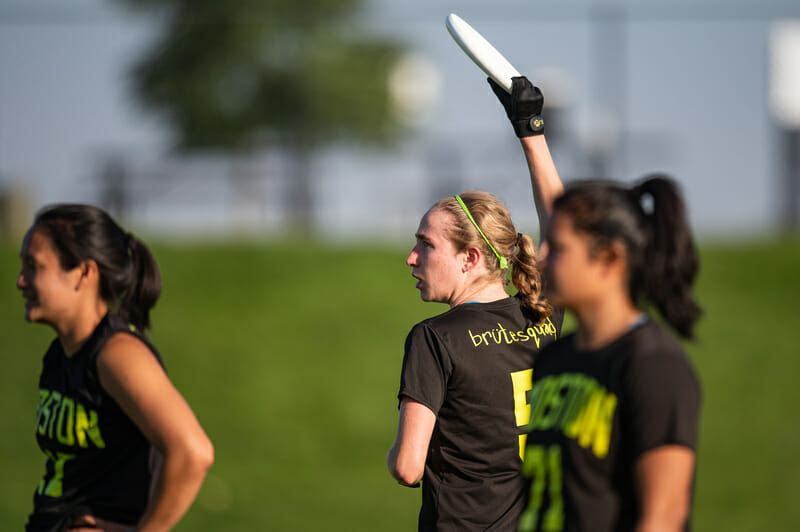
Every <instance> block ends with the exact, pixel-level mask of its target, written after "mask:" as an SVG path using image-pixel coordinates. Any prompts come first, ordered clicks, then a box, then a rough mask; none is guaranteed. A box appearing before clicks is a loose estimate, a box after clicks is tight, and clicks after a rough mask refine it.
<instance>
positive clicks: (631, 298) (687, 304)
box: [518, 175, 701, 532]
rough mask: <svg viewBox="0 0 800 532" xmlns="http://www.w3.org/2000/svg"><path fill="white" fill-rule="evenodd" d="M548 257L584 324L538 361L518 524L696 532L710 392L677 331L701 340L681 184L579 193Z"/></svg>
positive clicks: (602, 531)
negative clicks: (704, 403)
mask: <svg viewBox="0 0 800 532" xmlns="http://www.w3.org/2000/svg"><path fill="white" fill-rule="evenodd" d="M543 251H544V252H545V253H546V256H545V257H544V259H543V261H544V265H543V268H544V277H545V286H546V293H547V296H548V298H549V300H550V302H551V303H552V304H553V305H556V306H562V307H564V308H566V309H568V310H571V311H572V312H573V313H574V314H575V316H576V318H577V321H578V329H577V331H576V332H575V333H573V334H570V335H567V336H565V337H564V338H562V339H560V340H559V341H557V342H555V343H553V344H551V345H549V346H547V347H546V348H545V349H544V350H542V352H541V353H539V357H538V358H537V361H536V372H535V373H534V385H533V389H532V391H531V405H532V406H531V416H530V422H529V424H528V431H529V432H528V438H527V443H526V446H527V448H526V459H525V463H524V465H523V469H522V470H523V475H524V476H525V478H526V479H527V486H528V488H527V502H526V509H525V511H524V512H523V513H522V515H521V517H520V520H519V524H518V530H519V531H520V532H531V531H540V530H546V531H550V532H557V531H561V530H569V531H583V530H591V531H598V532H606V531H609V532H610V531H637V532H645V531H650V530H670V531H679V530H688V528H689V517H690V514H691V498H692V491H693V489H692V487H693V482H694V468H695V448H696V444H697V430H698V420H699V410H700V396H701V393H700V385H699V382H698V379H697V376H696V375H695V372H694V370H693V368H692V366H691V364H690V362H689V360H688V358H687V357H686V355H685V353H684V351H683V349H682V348H681V345H680V344H679V342H678V341H677V340H676V339H675V337H674V335H673V334H671V333H670V331H669V330H668V328H671V329H672V330H673V331H674V332H676V333H677V334H678V335H679V336H681V337H683V338H687V339H691V338H693V337H694V326H695V323H696V322H697V319H698V318H699V316H700V309H699V307H698V306H697V304H696V302H695V301H694V299H693V297H692V285H693V283H694V280H695V277H696V275H697V269H698V261H697V253H696V250H695V246H694V243H693V240H692V236H691V232H690V230H689V225H688V222H687V218H686V212H685V208H684V205H683V201H682V200H681V197H680V195H679V193H678V189H677V186H676V185H675V183H674V182H673V181H672V180H670V179H669V178H667V177H664V176H660V175H656V176H651V177H648V178H646V179H644V180H643V181H641V182H640V183H639V184H637V185H635V186H633V187H632V188H631V187H626V186H623V185H620V184H615V183H610V182H587V183H579V184H574V185H572V186H569V187H567V190H566V192H565V193H564V194H563V195H562V196H560V197H559V198H558V199H556V201H555V203H554V206H553V215H552V218H551V220H550V224H549V227H548V230H547V234H546V238H545V243H544V249H543ZM649 309H654V310H655V311H657V312H658V314H660V315H661V317H662V318H663V321H664V322H665V324H666V325H662V324H661V323H659V322H656V321H655V320H654V319H652V318H651V317H650V316H649V315H648V314H647V312H648V310H649Z"/></svg>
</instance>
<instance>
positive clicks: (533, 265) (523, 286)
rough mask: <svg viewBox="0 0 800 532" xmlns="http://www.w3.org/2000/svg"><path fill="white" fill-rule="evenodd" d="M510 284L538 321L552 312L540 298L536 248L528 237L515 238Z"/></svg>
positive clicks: (540, 278)
mask: <svg viewBox="0 0 800 532" xmlns="http://www.w3.org/2000/svg"><path fill="white" fill-rule="evenodd" d="M511 282H512V283H513V284H514V286H515V287H516V289H517V290H518V291H519V294H520V296H521V297H522V300H523V301H524V303H525V306H526V307H528V308H530V309H531V310H532V311H533V312H535V313H536V314H537V316H538V319H537V320H535V321H540V320H543V319H545V318H547V317H548V316H550V314H551V313H552V312H553V307H552V306H551V305H550V303H548V302H547V301H546V300H545V299H543V298H542V273H541V271H540V269H539V266H538V263H537V259H536V246H535V245H534V243H533V240H531V237H529V236H528V235H523V234H522V233H519V234H518V236H517V253H516V254H515V255H513V256H512V258H511Z"/></svg>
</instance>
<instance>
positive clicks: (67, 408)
mask: <svg viewBox="0 0 800 532" xmlns="http://www.w3.org/2000/svg"><path fill="white" fill-rule="evenodd" d="M65 418H66V419H65ZM74 422H75V401H73V400H72V399H70V398H69V397H64V398H63V399H62V400H61V410H60V411H59V413H58V424H57V429H56V437H57V438H58V441H59V442H60V443H63V444H64V445H74V444H75V433H74V431H73V427H74Z"/></svg>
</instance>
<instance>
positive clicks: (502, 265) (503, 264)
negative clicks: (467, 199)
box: [454, 194, 508, 270]
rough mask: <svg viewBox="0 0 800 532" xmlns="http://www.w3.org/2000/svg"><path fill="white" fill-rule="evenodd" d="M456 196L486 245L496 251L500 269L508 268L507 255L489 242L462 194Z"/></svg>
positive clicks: (493, 251) (495, 254)
mask: <svg viewBox="0 0 800 532" xmlns="http://www.w3.org/2000/svg"><path fill="white" fill-rule="evenodd" d="M454 197H455V198H456V201H457V202H458V204H459V205H461V209H462V210H463V211H464V214H466V215H467V218H469V221H470V222H472V225H474V226H475V229H477V230H478V233H480V235H481V237H482V238H483V241H484V242H486V245H487V246H489V249H491V250H492V253H494V256H495V257H497V260H498V261H500V269H501V270H505V269H506V268H508V259H506V258H505V257H501V256H500V254H499V253H498V252H497V250H496V249H494V246H493V245H492V243H491V242H489V239H488V238H486V235H484V234H483V231H481V228H480V227H478V223H477V222H476V221H475V218H473V217H472V215H471V214H470V212H469V209H467V206H466V205H465V204H464V201H463V200H462V199H461V196H459V195H458V194H456V195H455V196H454Z"/></svg>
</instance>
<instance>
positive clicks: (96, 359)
mask: <svg viewBox="0 0 800 532" xmlns="http://www.w3.org/2000/svg"><path fill="white" fill-rule="evenodd" d="M20 256H21V259H22V270H21V272H20V274H19V277H18V279H17V288H19V290H21V292H22V296H23V297H24V299H25V319H26V320H27V321H30V322H37V323H43V324H46V325H49V326H50V327H52V328H53V329H54V330H55V332H56V334H57V338H56V339H55V340H54V341H53V342H52V344H51V345H50V348H49V349H48V351H47V353H46V354H45V357H44V360H43V366H42V373H41V376H40V379H39V396H40V401H39V407H38V409H37V419H36V427H35V430H36V439H37V441H38V444H39V447H40V448H41V449H42V451H43V452H44V454H45V456H46V458H47V461H46V469H45V473H44V476H43V477H42V479H41V481H40V482H39V485H38V487H37V488H36V490H35V493H34V509H33V513H32V514H31V515H30V517H29V519H28V524H27V526H26V530H27V531H28V532H40V531H41V532H60V531H64V530H70V531H81V530H94V531H96V530H98V529H101V530H106V531H107V532H120V531H128V530H140V531H148V530H169V529H170V528H172V527H173V526H174V525H175V524H176V523H177V522H178V521H179V520H180V519H181V517H182V516H183V515H184V514H185V513H186V511H187V510H188V508H189V506H190V505H191V503H192V502H193V501H194V498H195V497H196V495H197V492H198V490H199V489H200V486H201V484H202V482H203V479H204V478H205V475H206V471H207V470H208V468H209V467H210V466H211V463H212V462H213V447H212V444H211V442H210V441H209V439H208V437H207V436H206V434H205V432H204V431H203V429H202V427H201V426H200V424H199V423H198V421H197V419H196V418H195V416H194V414H193V413H192V410H191V408H190V407H189V405H188V404H187V403H186V401H185V400H184V399H183V397H182V396H181V394H180V393H179V392H178V391H177V390H176V389H175V387H174V386H173V385H172V383H171V382H170V380H169V378H168V377H167V375H166V373H165V371H164V368H163V366H162V362H161V358H160V356H159V354H158V352H157V351H156V349H155V348H154V347H153V346H152V345H151V344H150V342H149V341H148V340H147V338H146V337H145V336H144V331H145V329H147V328H149V326H150V309H151V308H152V307H153V305H155V303H156V300H157V299H158V297H159V295H160V292H161V279H160V275H159V272H158V266H157V265H156V262H155V260H154V259H153V256H152V255H151V253H150V251H149V250H148V248H147V247H146V246H145V245H144V244H143V243H142V242H141V241H139V240H138V239H137V238H135V237H134V236H133V235H131V234H130V233H126V232H125V231H124V230H123V229H122V228H120V227H119V226H118V225H117V224H116V222H114V220H113V219H112V218H111V217H110V216H108V214H106V213H105V212H103V211H102V210H100V209H98V208H96V207H92V206H88V205H54V206H50V207H47V208H45V209H43V210H42V211H40V212H39V213H38V214H37V216H36V218H35V220H34V223H33V225H32V226H31V228H30V229H29V230H28V232H27V234H26V235H25V239H24V241H23V243H22V249H21V253H20Z"/></svg>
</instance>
